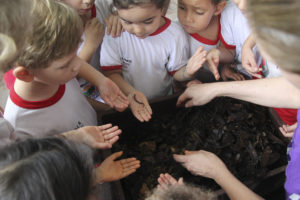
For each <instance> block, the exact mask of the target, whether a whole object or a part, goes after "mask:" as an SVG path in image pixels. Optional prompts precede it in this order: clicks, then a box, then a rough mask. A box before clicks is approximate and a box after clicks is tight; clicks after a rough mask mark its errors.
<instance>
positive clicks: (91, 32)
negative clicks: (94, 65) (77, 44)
mask: <svg viewBox="0 0 300 200" xmlns="http://www.w3.org/2000/svg"><path fill="white" fill-rule="evenodd" d="M104 32H105V29H104V25H103V24H101V23H100V22H99V21H98V19H97V18H93V19H91V20H89V21H87V23H86V24H85V29H84V34H85V43H86V45H88V46H89V47H90V48H92V49H93V52H95V51H96V49H97V48H98V47H99V45H100V44H101V42H102V40H103V36H104Z"/></svg>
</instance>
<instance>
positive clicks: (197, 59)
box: [185, 46, 207, 78]
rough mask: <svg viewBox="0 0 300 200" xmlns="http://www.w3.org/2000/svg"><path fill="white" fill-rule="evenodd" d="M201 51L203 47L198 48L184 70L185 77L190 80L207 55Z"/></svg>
mask: <svg viewBox="0 0 300 200" xmlns="http://www.w3.org/2000/svg"><path fill="white" fill-rule="evenodd" d="M203 50H204V47H203V46H200V47H199V48H198V49H197V51H196V52H195V54H194V55H193V56H192V57H191V58H190V59H189V61H188V63H187V66H186V70H185V74H186V75H185V77H187V78H192V77H193V76H194V74H195V73H196V72H197V71H198V70H199V69H200V68H201V67H202V66H203V64H204V62H205V60H206V54H207V52H206V51H203Z"/></svg>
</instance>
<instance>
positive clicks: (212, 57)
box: [206, 49, 220, 80]
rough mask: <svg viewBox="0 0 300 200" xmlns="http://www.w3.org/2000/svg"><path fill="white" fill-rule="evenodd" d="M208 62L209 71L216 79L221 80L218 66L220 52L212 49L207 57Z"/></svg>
mask: <svg viewBox="0 0 300 200" xmlns="http://www.w3.org/2000/svg"><path fill="white" fill-rule="evenodd" d="M206 60H207V66H208V69H209V70H210V71H211V72H212V73H213V75H214V76H215V79H216V80H219V79H220V74H219V71H218V66H219V62H220V50H219V49H211V50H210V51H209V52H208V54H207V56H206Z"/></svg>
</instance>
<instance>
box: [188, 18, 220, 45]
mask: <svg viewBox="0 0 300 200" xmlns="http://www.w3.org/2000/svg"><path fill="white" fill-rule="evenodd" d="M220 17H221V15H219V17H218V18H219V25H218V33H217V39H215V40H210V39H207V38H205V37H202V36H201V35H199V34H198V33H190V34H189V35H190V36H191V37H193V38H194V39H195V40H197V41H199V42H201V43H203V44H207V45H216V44H218V42H219V40H220V35H221V22H220Z"/></svg>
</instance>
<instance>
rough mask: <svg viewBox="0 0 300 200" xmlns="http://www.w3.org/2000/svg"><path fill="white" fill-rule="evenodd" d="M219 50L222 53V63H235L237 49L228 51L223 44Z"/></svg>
mask: <svg viewBox="0 0 300 200" xmlns="http://www.w3.org/2000/svg"><path fill="white" fill-rule="evenodd" d="M218 49H219V51H220V63H225V64H228V63H233V61H234V58H235V49H227V48H226V47H225V46H224V45H223V44H222V43H221V44H220V47H219V48H218Z"/></svg>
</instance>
